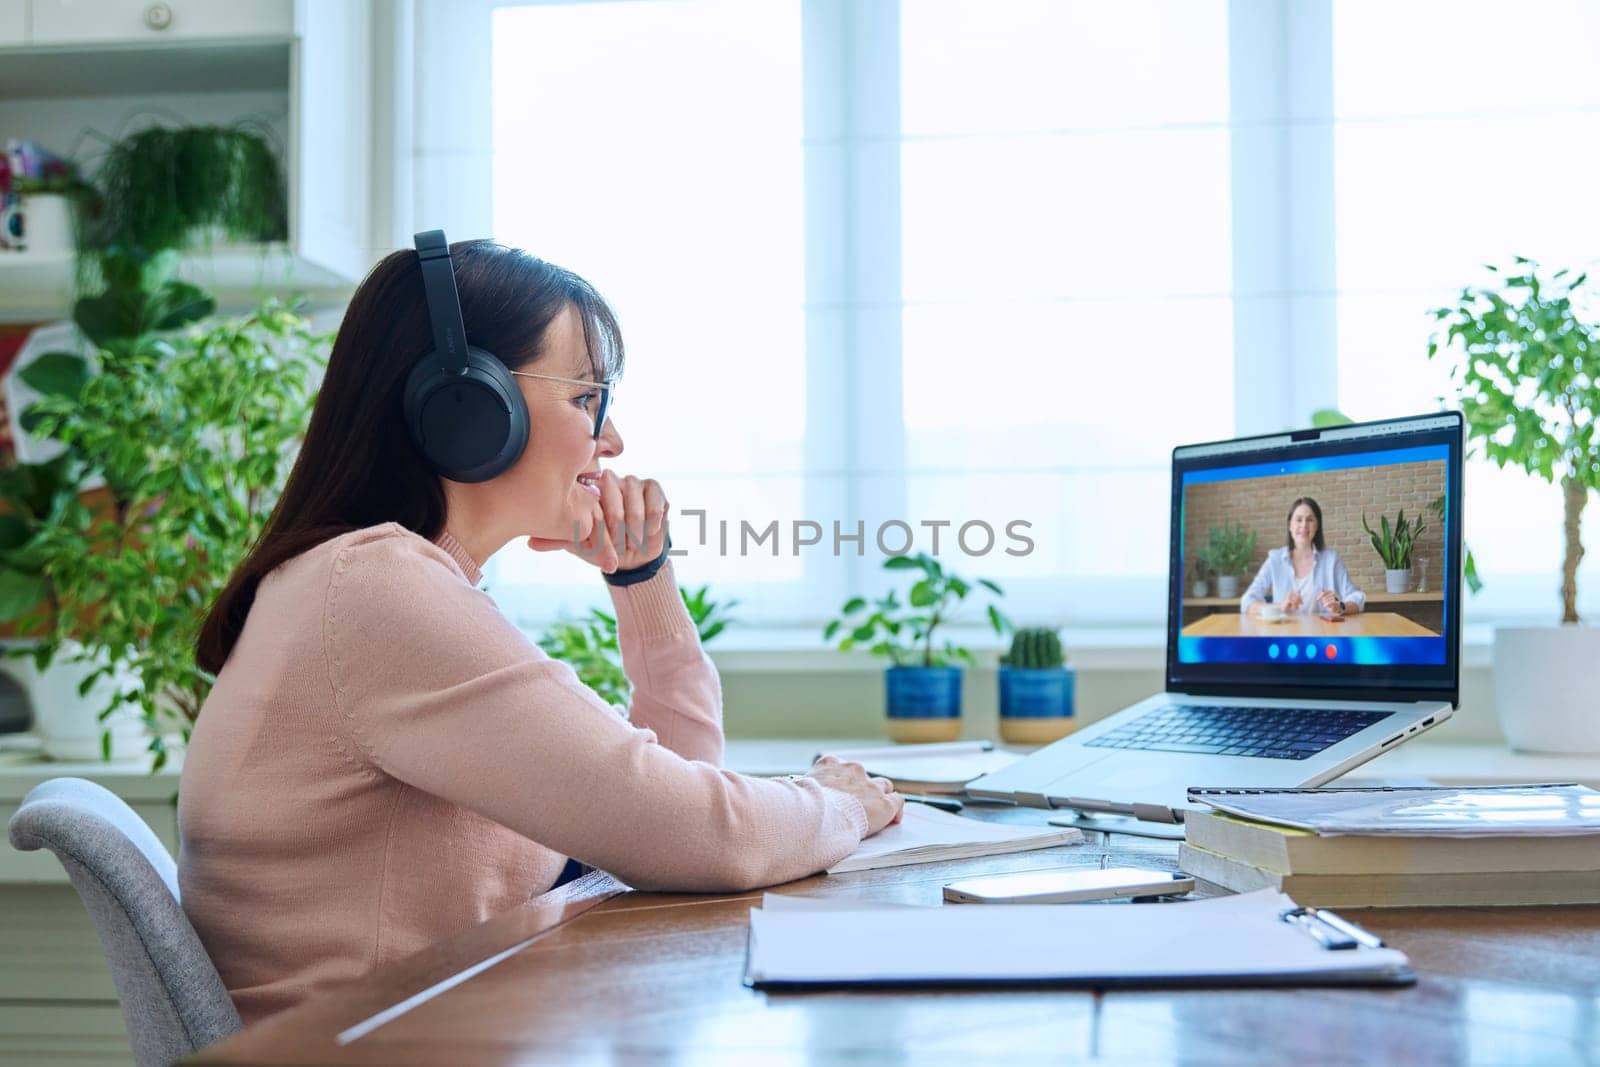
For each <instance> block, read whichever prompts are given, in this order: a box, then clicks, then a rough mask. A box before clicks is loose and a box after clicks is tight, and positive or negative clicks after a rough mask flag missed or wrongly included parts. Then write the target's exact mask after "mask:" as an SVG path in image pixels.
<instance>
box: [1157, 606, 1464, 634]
mask: <svg viewBox="0 0 1600 1067" xmlns="http://www.w3.org/2000/svg"><path fill="white" fill-rule="evenodd" d="M1182 633H1183V636H1184V637H1438V636H1439V635H1438V634H1436V633H1434V632H1433V631H1432V630H1430V629H1428V628H1427V627H1426V626H1418V625H1417V624H1416V623H1414V622H1412V621H1411V620H1410V619H1408V618H1406V617H1405V616H1404V615H1396V614H1395V613H1394V612H1392V611H1364V612H1361V613H1359V614H1356V615H1346V616H1345V617H1344V621H1343V622H1329V621H1328V620H1327V619H1324V618H1323V617H1322V616H1321V615H1302V614H1299V613H1298V612H1296V613H1294V614H1292V615H1285V616H1283V617H1282V618H1281V619H1280V620H1278V621H1276V622H1268V621H1266V620H1265V619H1252V618H1251V617H1250V616H1248V615H1245V614H1242V613H1240V612H1237V611H1232V612H1228V611H1219V612H1217V613H1216V614H1214V615H1207V616H1206V617H1205V618H1203V619H1196V620H1195V621H1194V622H1191V623H1190V624H1189V625H1188V626H1185V627H1184V628H1183V630H1182Z"/></svg>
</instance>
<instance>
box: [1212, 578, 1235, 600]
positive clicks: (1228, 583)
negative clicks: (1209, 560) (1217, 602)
mask: <svg viewBox="0 0 1600 1067" xmlns="http://www.w3.org/2000/svg"><path fill="white" fill-rule="evenodd" d="M1217 595H1218V596H1219V597H1223V598H1227V597H1236V596H1238V595H1239V578H1238V576H1237V575H1224V574H1219V575H1217Z"/></svg>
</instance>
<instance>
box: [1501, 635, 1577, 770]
mask: <svg viewBox="0 0 1600 1067" xmlns="http://www.w3.org/2000/svg"><path fill="white" fill-rule="evenodd" d="M1597 662H1600V629H1596V628H1594V627H1590V626H1510V627H1497V628H1496V629H1495V631H1494V708H1495V714H1496V715H1497V716H1498V717H1499V719H1500V729H1501V730H1502V731H1503V732H1504V733H1505V735H1506V741H1507V742H1508V743H1509V744H1510V745H1511V747H1512V748H1513V749H1515V750H1516V751H1518V752H1548V753H1559V754H1562V755H1573V754H1577V753H1600V702H1597V701H1596V700H1595V692H1594V664H1595V663H1597Z"/></svg>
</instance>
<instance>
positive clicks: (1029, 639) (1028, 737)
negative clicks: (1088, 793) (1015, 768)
mask: <svg viewBox="0 0 1600 1067" xmlns="http://www.w3.org/2000/svg"><path fill="white" fill-rule="evenodd" d="M1066 663H1067V661H1066V657H1065V656H1064V655H1063V654H1062V651H1061V635H1060V633H1058V632H1057V631H1056V630H1053V629H1050V628H1048V627H1026V628H1023V629H1019V630H1017V631H1016V632H1015V633H1014V634H1012V636H1011V651H1009V652H1007V653H1006V654H1005V655H1003V656H1001V657H1000V738H1001V740H1003V741H1009V742H1011V743H1012V744H1017V745H1043V744H1047V743H1049V742H1051V741H1056V740H1059V739H1061V738H1063V737H1065V736H1067V735H1068V734H1070V733H1071V732H1072V729H1073V727H1074V726H1075V725H1076V723H1075V721H1074V720H1073V718H1072V690H1073V684H1072V683H1073V670H1072V668H1071V667H1069V666H1067V665H1066Z"/></svg>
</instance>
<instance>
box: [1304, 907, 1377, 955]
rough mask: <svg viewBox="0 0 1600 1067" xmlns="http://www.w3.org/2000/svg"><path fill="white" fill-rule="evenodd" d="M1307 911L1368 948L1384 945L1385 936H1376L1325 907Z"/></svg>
mask: <svg viewBox="0 0 1600 1067" xmlns="http://www.w3.org/2000/svg"><path fill="white" fill-rule="evenodd" d="M1306 911H1308V912H1310V913H1311V914H1312V915H1315V916H1316V917H1317V918H1319V919H1321V920H1322V921H1323V922H1325V923H1327V924H1328V925H1329V926H1331V927H1333V928H1334V929H1335V930H1337V931H1339V932H1340V933H1342V934H1344V935H1345V936H1346V937H1353V938H1355V939H1356V940H1357V941H1359V942H1361V944H1363V945H1365V946H1367V947H1368V948H1383V947H1384V945H1383V938H1381V937H1375V936H1374V935H1372V934H1369V933H1367V932H1366V931H1365V930H1363V929H1361V927H1359V926H1357V925H1356V924H1355V923H1352V922H1346V921H1345V920H1344V919H1341V918H1339V916H1337V915H1335V914H1334V913H1333V912H1331V911H1327V910H1325V909H1323V908H1307V909H1306Z"/></svg>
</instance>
